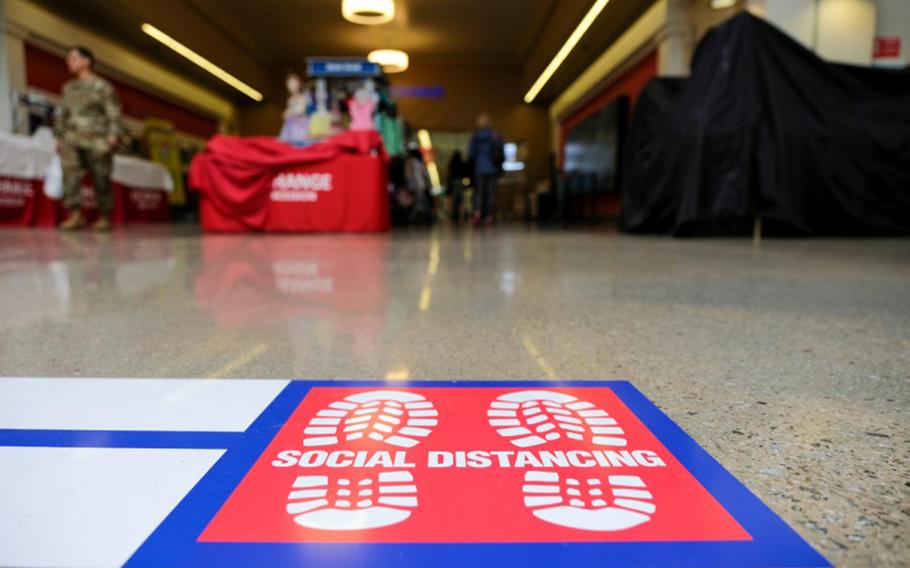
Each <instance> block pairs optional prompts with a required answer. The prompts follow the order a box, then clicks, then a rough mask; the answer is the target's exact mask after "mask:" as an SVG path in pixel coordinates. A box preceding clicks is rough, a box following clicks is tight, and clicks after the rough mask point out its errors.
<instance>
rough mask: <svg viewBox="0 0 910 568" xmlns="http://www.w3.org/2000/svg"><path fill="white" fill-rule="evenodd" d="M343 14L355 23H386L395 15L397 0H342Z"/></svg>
mask: <svg viewBox="0 0 910 568" xmlns="http://www.w3.org/2000/svg"><path fill="white" fill-rule="evenodd" d="M341 15H342V16H344V19H345V20H347V21H349V22H354V23H355V24H364V25H367V26H375V25H377V24H384V23H386V22H391V21H392V18H394V17H395V0H341Z"/></svg>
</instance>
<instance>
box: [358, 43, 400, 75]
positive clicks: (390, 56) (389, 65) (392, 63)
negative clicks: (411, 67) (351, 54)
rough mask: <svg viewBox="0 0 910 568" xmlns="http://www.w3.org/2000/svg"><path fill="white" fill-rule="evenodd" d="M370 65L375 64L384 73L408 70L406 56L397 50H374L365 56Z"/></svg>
mask: <svg viewBox="0 0 910 568" xmlns="http://www.w3.org/2000/svg"><path fill="white" fill-rule="evenodd" d="M367 60H368V61H369V62H370V63H376V64H378V65H379V66H380V67H382V70H383V71H384V72H385V73H401V72H402V71H405V70H406V69H407V68H408V64H409V63H410V60H409V58H408V54H407V53H405V52H403V51H401V50H399V49H376V50H374V51H371V52H370V53H369V54H368V55H367Z"/></svg>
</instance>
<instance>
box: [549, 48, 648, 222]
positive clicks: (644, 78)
mask: <svg viewBox="0 0 910 568" xmlns="http://www.w3.org/2000/svg"><path fill="white" fill-rule="evenodd" d="M655 75H657V52H656V51H653V52H651V53H650V54H649V55H647V56H646V57H645V58H644V59H642V60H641V61H639V62H638V63H637V64H636V65H635V66H634V67H632V68H631V69H629V70H628V71H626V72H625V73H623V74H622V75H620V76H619V77H618V78H617V79H616V80H615V81H613V82H612V83H610V84H609V85H607V86H606V87H604V88H603V89H602V90H601V91H600V92H599V93H598V94H597V95H596V96H595V97H594V98H592V99H591V100H590V101H588V102H587V103H585V104H584V105H583V106H581V107H580V108H579V109H578V110H576V111H575V112H574V113H572V114H571V115H570V116H569V117H568V118H566V119H565V120H563V121H562V123H560V125H559V163H560V164H562V150H563V147H564V146H565V143H566V135H567V134H568V133H569V131H570V130H572V128H574V127H575V126H577V125H578V124H580V123H581V122H583V121H584V120H585V119H586V118H588V117H589V116H591V115H592V114H594V113H595V112H597V111H599V110H600V109H602V108H603V107H605V106H606V105H608V104H609V103H610V102H612V101H613V100H615V99H616V98H617V97H620V96H622V95H626V96H628V97H629V117H630V119H631V116H632V114H633V113H634V112H635V102H636V101H637V100H638V94H639V93H640V92H641V90H642V89H644V88H645V85H646V84H647V83H648V81H650V80H651V78H652V77H654V76H655ZM620 189H621V188H620ZM619 209H620V200H619V197H618V196H615V195H598V196H592V197H587V198H581V199H576V200H574V202H573V203H570V204H569V212H570V214H571V215H573V216H580V217H585V216H587V215H588V214H589V213H588V212H590V214H593V215H594V216H596V217H601V218H602V217H615V216H616V215H618V214H619Z"/></svg>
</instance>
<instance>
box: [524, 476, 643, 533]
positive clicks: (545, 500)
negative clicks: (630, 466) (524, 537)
mask: <svg viewBox="0 0 910 568" xmlns="http://www.w3.org/2000/svg"><path fill="white" fill-rule="evenodd" d="M563 489H565V493H566V497H563V495H562V494H563ZM605 490H609V491H610V492H611V493H612V497H613V499H612V503H610V502H608V501H607V498H608V497H607V495H604V491H605ZM584 492H587V495H585V494H584ZM522 494H523V496H524V504H525V506H526V507H528V508H529V509H531V512H532V513H533V515H534V516H535V517H537V518H538V519H540V520H542V521H546V522H548V523H552V524H554V525H559V526H563V527H568V528H572V529H580V530H588V531H604V532H607V531H619V530H625V529H630V528H632V527H636V526H638V525H641V524H643V523H646V522H648V521H650V520H651V516H652V515H653V514H654V513H655V512H656V510H657V507H656V506H655V505H654V503H652V502H651V499H652V498H653V495H651V492H650V491H648V488H647V486H646V485H645V483H644V482H643V481H642V480H641V478H640V477H638V476H637V475H610V476H607V481H606V483H604V482H603V479H601V478H598V477H589V478H588V479H586V480H584V481H582V480H579V479H575V478H571V477H568V478H563V479H562V480H560V475H559V473H557V472H553V471H538V470H532V471H528V472H526V473H525V476H524V485H522ZM585 497H587V498H588V499H587V500H585Z"/></svg>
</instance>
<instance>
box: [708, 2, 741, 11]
mask: <svg viewBox="0 0 910 568" xmlns="http://www.w3.org/2000/svg"><path fill="white" fill-rule="evenodd" d="M733 6H736V0H711V7H712V8H714V9H715V10H726V9H727V8H732V7H733Z"/></svg>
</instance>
